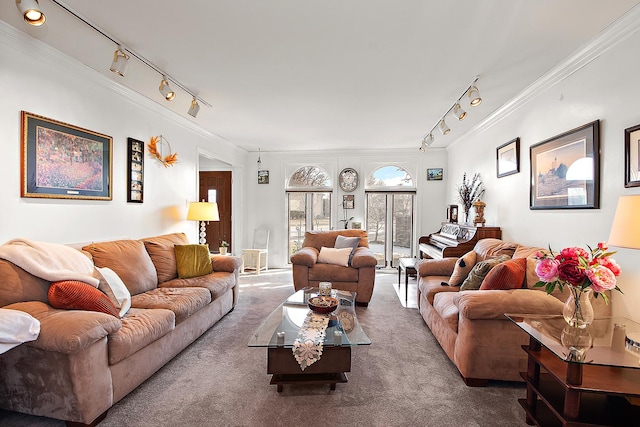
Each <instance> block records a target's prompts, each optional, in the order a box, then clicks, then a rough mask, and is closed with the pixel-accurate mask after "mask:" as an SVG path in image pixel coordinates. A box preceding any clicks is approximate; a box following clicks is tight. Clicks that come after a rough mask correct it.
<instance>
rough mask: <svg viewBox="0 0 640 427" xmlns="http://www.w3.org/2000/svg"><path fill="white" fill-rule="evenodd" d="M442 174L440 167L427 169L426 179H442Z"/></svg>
mask: <svg viewBox="0 0 640 427" xmlns="http://www.w3.org/2000/svg"><path fill="white" fill-rule="evenodd" d="M443 175H444V171H443V170H442V168H433V169H427V181H442V176H443Z"/></svg>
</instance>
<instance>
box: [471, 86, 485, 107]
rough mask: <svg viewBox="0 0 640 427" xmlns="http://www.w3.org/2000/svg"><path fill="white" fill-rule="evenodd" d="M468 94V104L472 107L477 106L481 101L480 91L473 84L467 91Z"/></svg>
mask: <svg viewBox="0 0 640 427" xmlns="http://www.w3.org/2000/svg"><path fill="white" fill-rule="evenodd" d="M474 83H475V82H474ZM468 94H469V105H471V106H472V107H477V106H478V105H480V104H481V103H482V98H480V92H479V91H478V88H477V87H476V85H475V84H473V85H471V87H470V88H469V91H468Z"/></svg>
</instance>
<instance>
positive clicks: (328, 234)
mask: <svg viewBox="0 0 640 427" xmlns="http://www.w3.org/2000/svg"><path fill="white" fill-rule="evenodd" d="M338 236H345V237H360V243H359V244H358V245H359V246H364V247H367V248H368V247H369V239H368V238H367V232H366V231H365V230H357V229H349V230H331V231H317V230H314V231H307V232H306V233H304V241H303V242H302V247H308V246H311V247H314V248H316V249H318V250H320V248H321V247H323V246H325V247H327V248H333V247H334V246H335V244H336V238H337V237H338Z"/></svg>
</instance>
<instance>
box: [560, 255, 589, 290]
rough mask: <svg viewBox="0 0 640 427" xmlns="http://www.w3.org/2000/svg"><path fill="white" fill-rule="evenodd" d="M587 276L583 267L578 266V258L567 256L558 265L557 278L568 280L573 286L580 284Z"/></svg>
mask: <svg viewBox="0 0 640 427" xmlns="http://www.w3.org/2000/svg"><path fill="white" fill-rule="evenodd" d="M586 277H587V275H586V273H585V271H584V269H582V268H580V267H579V263H578V259H577V258H575V259H573V258H569V259H565V260H564V261H562V262H560V265H559V266H558V278H559V279H560V280H564V281H566V282H569V284H571V285H573V286H580V285H582V282H584V279H585V278H586Z"/></svg>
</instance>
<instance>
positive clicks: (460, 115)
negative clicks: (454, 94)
mask: <svg viewBox="0 0 640 427" xmlns="http://www.w3.org/2000/svg"><path fill="white" fill-rule="evenodd" d="M453 115H454V116H456V118H457V119H458V120H464V118H465V117H467V112H466V111H464V110H463V109H462V107H461V106H460V103H458V102H456V105H454V106H453Z"/></svg>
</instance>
